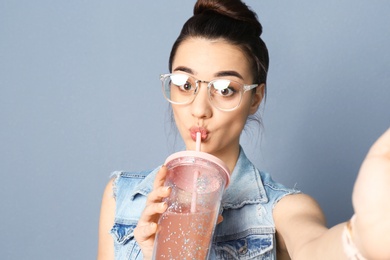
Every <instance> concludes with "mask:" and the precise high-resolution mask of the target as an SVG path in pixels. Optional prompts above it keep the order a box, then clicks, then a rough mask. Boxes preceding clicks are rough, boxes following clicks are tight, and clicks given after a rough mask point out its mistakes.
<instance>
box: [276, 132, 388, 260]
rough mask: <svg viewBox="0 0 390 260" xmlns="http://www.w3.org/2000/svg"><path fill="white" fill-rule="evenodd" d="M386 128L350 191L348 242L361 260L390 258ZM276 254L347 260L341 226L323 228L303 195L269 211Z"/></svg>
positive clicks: (315, 209) (313, 206)
mask: <svg viewBox="0 0 390 260" xmlns="http://www.w3.org/2000/svg"><path fill="white" fill-rule="evenodd" d="M389 199H390V129H388V130H387V131H386V132H385V133H384V134H383V135H382V136H381V137H380V138H379V139H378V140H377V142H375V144H374V145H373V146H372V147H371V149H370V151H369V152H368V154H367V157H366V158H365V160H364V162H363V164H362V167H361V169H360V172H359V175H358V178H357V180H356V183H355V187H354V191H353V206H354V210H355V217H354V221H352V222H351V223H350V224H351V230H350V231H351V237H352V242H353V244H355V246H356V248H357V249H358V251H359V252H360V254H361V255H362V256H364V257H365V258H366V259H390V246H389V245H390V236H389V235H388V234H390V203H389ZM274 218H275V225H276V229H277V238H278V242H279V244H278V249H279V251H281V252H283V251H286V252H288V253H289V255H290V257H291V258H292V259H348V257H347V255H346V254H345V246H344V244H343V239H342V236H343V234H345V233H343V232H344V230H345V226H346V223H341V224H339V225H336V226H335V227H333V228H331V229H327V228H326V226H325V220H324V215H323V213H322V211H321V209H320V207H319V206H318V204H317V203H316V202H315V201H314V200H313V199H312V198H310V197H309V196H307V195H304V194H298V195H291V196H287V197H285V198H283V199H282V200H281V201H280V202H279V203H278V204H277V205H276V207H275V209H274Z"/></svg>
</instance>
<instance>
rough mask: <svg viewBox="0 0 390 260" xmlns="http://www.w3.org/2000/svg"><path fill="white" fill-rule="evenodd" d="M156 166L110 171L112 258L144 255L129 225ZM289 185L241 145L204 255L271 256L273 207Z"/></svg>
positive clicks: (120, 259) (273, 249) (142, 204)
mask: <svg viewBox="0 0 390 260" xmlns="http://www.w3.org/2000/svg"><path fill="white" fill-rule="evenodd" d="M158 169H159V168H157V169H155V170H153V171H146V172H138V173H131V172H114V173H113V176H115V177H116V179H115V181H114V196H115V199H116V213H115V224H114V226H113V228H112V230H111V234H112V236H113V237H114V246H115V259H117V260H124V259H137V260H138V259H143V256H142V252H141V250H140V248H139V246H138V244H137V242H136V241H135V239H134V235H133V230H134V228H135V226H136V225H137V221H138V219H139V217H140V215H141V213H142V211H143V209H144V207H145V202H146V196H147V195H148V194H149V192H151V191H152V189H153V181H154V178H155V175H156V173H157V171H158ZM296 193H299V191H297V190H294V189H288V188H286V187H284V186H283V185H281V184H279V183H276V182H274V181H273V180H272V178H271V176H270V175H269V174H267V173H264V172H260V171H259V170H257V169H256V168H255V166H254V165H253V164H252V163H251V162H250V161H249V160H248V158H247V157H246V156H245V153H244V151H243V150H242V149H240V155H239V158H238V161H237V164H236V167H235V168H234V171H233V173H232V176H231V182H230V185H229V186H228V188H227V189H226V191H225V193H224V195H223V198H222V207H221V208H222V216H223V221H222V222H221V223H220V224H218V225H217V226H216V229H215V232H214V239H213V244H212V247H211V252H210V258H209V259H276V243H275V242H276V240H275V224H274V220H273V216H272V210H273V208H274V206H275V204H276V203H277V202H278V201H279V200H280V199H281V198H283V197H284V196H286V195H289V194H296Z"/></svg>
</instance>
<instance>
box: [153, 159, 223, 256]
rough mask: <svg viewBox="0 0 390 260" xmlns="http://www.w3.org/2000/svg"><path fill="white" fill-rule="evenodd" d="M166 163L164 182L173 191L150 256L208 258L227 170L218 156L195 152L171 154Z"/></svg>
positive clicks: (159, 224) (160, 220)
mask: <svg viewBox="0 0 390 260" xmlns="http://www.w3.org/2000/svg"><path fill="white" fill-rule="evenodd" d="M165 165H166V166H167V168H168V174H167V177H166V179H165V185H166V186H170V187H171V188H172V190H171V194H170V195H169V197H167V198H166V199H165V201H166V202H167V203H168V209H167V210H166V212H164V213H163V214H162V215H161V217H160V219H159V221H158V226H159V228H158V231H157V233H156V240H155V243H154V251H153V259H154V260H156V259H157V260H158V259H178V260H193V259H195V260H204V259H207V257H208V255H209V252H210V245H211V239H212V237H213V233H214V229H215V224H216V220H217V216H218V210H219V207H220V204H221V198H222V194H223V191H224V189H225V187H226V186H227V185H228V183H229V170H228V169H227V167H226V166H225V165H224V163H223V162H222V161H220V160H219V159H218V158H216V157H214V156H212V155H210V154H206V153H203V152H197V151H185V152H179V153H176V154H173V155H171V156H170V157H168V158H167V160H166V163H165Z"/></svg>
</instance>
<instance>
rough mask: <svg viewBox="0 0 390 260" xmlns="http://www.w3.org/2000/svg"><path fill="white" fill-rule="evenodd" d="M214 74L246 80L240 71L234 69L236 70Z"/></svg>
mask: <svg viewBox="0 0 390 260" xmlns="http://www.w3.org/2000/svg"><path fill="white" fill-rule="evenodd" d="M214 76H215V77H226V76H234V77H237V78H239V79H242V80H244V78H243V76H241V74H240V73H238V72H237V71H234V70H224V71H219V72H217V73H215V74H214Z"/></svg>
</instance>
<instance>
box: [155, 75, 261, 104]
mask: <svg viewBox="0 0 390 260" xmlns="http://www.w3.org/2000/svg"><path fill="white" fill-rule="evenodd" d="M160 80H161V82H162V90H163V93H164V97H165V99H166V100H167V101H169V102H170V103H172V104H176V105H187V104H190V103H192V102H193V101H194V100H195V98H196V96H197V94H198V92H199V88H200V84H201V83H206V84H207V93H208V97H209V101H210V103H211V105H213V106H214V107H215V108H217V109H219V110H222V111H233V110H235V109H237V108H238V107H239V106H240V104H241V101H242V97H243V95H244V93H245V92H247V91H249V90H252V89H254V88H256V87H258V86H259V84H251V85H246V84H243V83H240V82H237V81H234V80H230V79H224V78H217V79H213V80H211V81H205V80H199V79H196V78H194V77H192V76H190V75H187V74H184V73H168V74H161V75H160ZM192 84H195V86H193V85H192ZM172 85H174V86H176V87H178V88H180V89H181V91H180V93H181V94H180V95H179V96H180V97H179V98H176V100H174V98H172V97H171V92H172V91H171V87H172ZM188 87H189V89H187V88H188ZM226 91H227V92H226Z"/></svg>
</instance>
